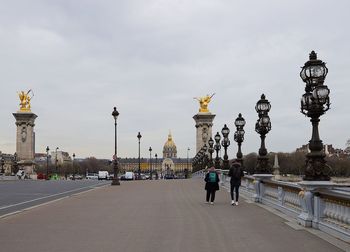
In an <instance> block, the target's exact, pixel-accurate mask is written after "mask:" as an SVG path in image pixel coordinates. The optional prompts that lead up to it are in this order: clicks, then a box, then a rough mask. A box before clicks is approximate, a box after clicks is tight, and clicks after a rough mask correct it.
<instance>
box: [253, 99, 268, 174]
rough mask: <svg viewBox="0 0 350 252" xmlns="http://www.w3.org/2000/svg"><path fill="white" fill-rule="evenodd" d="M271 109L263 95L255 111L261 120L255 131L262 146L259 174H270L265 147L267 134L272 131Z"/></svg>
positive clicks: (257, 167) (257, 166)
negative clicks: (269, 113)
mask: <svg viewBox="0 0 350 252" xmlns="http://www.w3.org/2000/svg"><path fill="white" fill-rule="evenodd" d="M270 109H271V104H270V102H269V101H268V100H266V99H265V95H264V94H262V95H261V99H260V100H259V101H258V102H257V104H256V106H255V110H256V112H257V113H258V116H259V119H258V120H257V122H256V124H255V131H256V132H257V133H259V134H260V139H261V145H260V149H259V156H258V162H257V165H256V172H255V173H258V174H267V173H270V166H269V159H268V157H267V149H266V147H265V137H266V134H267V133H269V131H270V130H271V121H270V117H269V115H268V112H269V111H270Z"/></svg>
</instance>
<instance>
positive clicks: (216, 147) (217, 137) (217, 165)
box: [214, 132, 221, 169]
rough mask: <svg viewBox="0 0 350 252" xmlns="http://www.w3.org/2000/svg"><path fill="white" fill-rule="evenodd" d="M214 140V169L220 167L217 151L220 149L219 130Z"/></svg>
mask: <svg viewBox="0 0 350 252" xmlns="http://www.w3.org/2000/svg"><path fill="white" fill-rule="evenodd" d="M214 140H215V145H214V149H215V151H216V158H215V169H220V158H219V151H220V149H221V145H220V140H221V136H220V134H219V132H217V133H216V135H215V137H214Z"/></svg>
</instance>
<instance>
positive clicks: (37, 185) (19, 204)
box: [0, 180, 110, 217]
mask: <svg viewBox="0 0 350 252" xmlns="http://www.w3.org/2000/svg"><path fill="white" fill-rule="evenodd" d="M106 184H110V181H98V180H75V181H72V180H57V181H54V180H49V181H45V180H16V181H0V217H1V216H4V215H8V214H11V213H13V212H18V211H22V210H23V209H26V208H29V207H33V206H35V205H39V204H43V203H46V202H48V201H52V200H56V199H59V198H63V197H67V196H70V195H72V194H76V193H79V192H83V191H86V190H90V189H92V188H95V187H99V186H103V185H106Z"/></svg>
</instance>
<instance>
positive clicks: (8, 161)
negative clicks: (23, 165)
mask: <svg viewBox="0 0 350 252" xmlns="http://www.w3.org/2000/svg"><path fill="white" fill-rule="evenodd" d="M2 158H3V159H4V173H5V174H6V175H9V174H11V173H13V169H14V155H12V154H6V153H2V152H1V151H0V159H2ZM0 169H1V167H0Z"/></svg>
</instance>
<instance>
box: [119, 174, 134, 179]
mask: <svg viewBox="0 0 350 252" xmlns="http://www.w3.org/2000/svg"><path fill="white" fill-rule="evenodd" d="M120 180H135V173H133V172H125V174H124V175H122V176H121V177H120Z"/></svg>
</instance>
